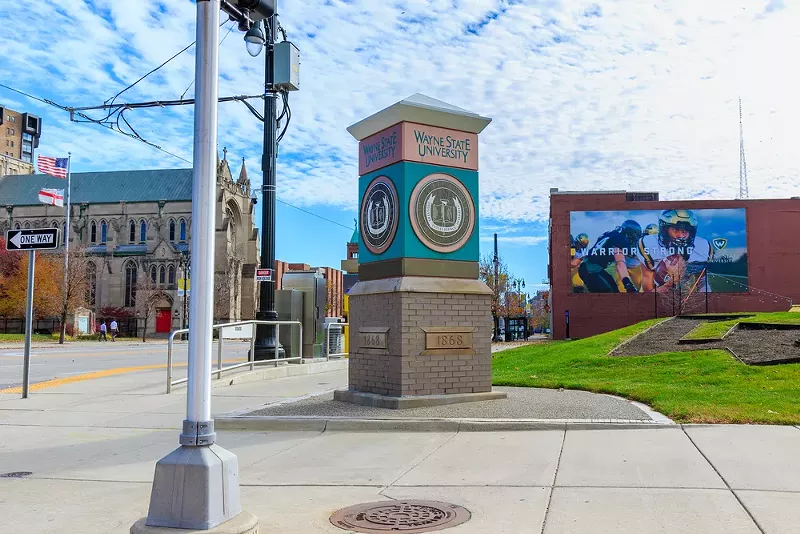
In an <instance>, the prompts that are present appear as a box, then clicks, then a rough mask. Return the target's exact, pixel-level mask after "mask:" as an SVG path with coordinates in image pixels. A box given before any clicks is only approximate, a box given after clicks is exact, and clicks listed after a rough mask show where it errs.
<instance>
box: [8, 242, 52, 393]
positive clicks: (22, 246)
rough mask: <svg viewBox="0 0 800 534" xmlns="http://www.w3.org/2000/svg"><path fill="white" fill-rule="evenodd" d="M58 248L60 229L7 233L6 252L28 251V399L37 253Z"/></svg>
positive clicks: (25, 360)
mask: <svg viewBox="0 0 800 534" xmlns="http://www.w3.org/2000/svg"><path fill="white" fill-rule="evenodd" d="M55 248H58V228H42V229H35V230H8V231H6V250H14V251H17V250H27V251H28V291H27V295H26V301H25V349H24V351H23V357H22V398H23V399H27V398H28V390H29V387H30V371H31V334H32V333H33V287H34V283H33V282H34V275H35V271H36V251H37V250H48V249H55Z"/></svg>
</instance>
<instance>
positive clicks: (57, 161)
mask: <svg viewBox="0 0 800 534" xmlns="http://www.w3.org/2000/svg"><path fill="white" fill-rule="evenodd" d="M38 163H39V172H43V173H45V174H49V175H50V176H55V177H56V178H63V179H66V178H67V166H68V165H69V159H68V158H48V157H47V156H39V160H38Z"/></svg>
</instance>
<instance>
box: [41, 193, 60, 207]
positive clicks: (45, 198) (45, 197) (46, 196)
mask: <svg viewBox="0 0 800 534" xmlns="http://www.w3.org/2000/svg"><path fill="white" fill-rule="evenodd" d="M39 202H41V203H42V204H50V205H51V206H62V207H63V206H64V190H63V189H42V190H40V191H39Z"/></svg>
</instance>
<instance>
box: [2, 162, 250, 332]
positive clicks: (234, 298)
mask: <svg viewBox="0 0 800 534" xmlns="http://www.w3.org/2000/svg"><path fill="white" fill-rule="evenodd" d="M224 152H225V156H224V157H223V158H222V159H221V160H220V159H219V157H218V158H217V161H218V163H217V204H216V211H217V213H216V243H215V244H216V247H215V268H216V276H215V287H214V294H215V307H214V308H215V309H214V317H215V318H217V319H230V320H239V319H252V318H254V316H255V310H256V307H257V305H258V304H257V303H258V294H257V292H258V284H256V283H255V280H254V278H255V268H256V266H257V264H258V261H259V243H258V231H257V228H255V226H254V210H255V201H254V199H251V197H250V193H251V192H250V180H249V179H248V177H247V169H246V168H245V164H244V161H242V165H241V169H240V171H239V175H238V178H237V179H234V178H233V175H232V173H231V169H230V165H229V162H228V159H227V151H224ZM71 183H72V188H71V190H72V197H71V206H72V213H71V215H70V217H71V219H70V226H71V228H70V233H69V239H70V249H71V250H73V249H74V247H79V248H82V249H84V250H85V251H86V253H87V254H88V256H89V260H90V262H91V263H90V265H89V268H90V286H91V287H90V291H89V301H90V302H88V307H89V308H92V309H93V310H95V311H98V310H100V309H101V308H104V307H109V306H111V307H119V308H128V309H130V310H131V311H133V312H134V313H135V312H136V311H139V315H140V316H141V302H140V303H139V306H138V309H137V305H136V299H137V292H138V293H140V294H141V293H142V291H144V290H145V289H144V288H146V294H148V295H153V300H154V301H155V305H154V308H155V310H154V311H153V312H152V314H151V319H150V320H149V324H148V328H147V331H148V332H169V331H170V330H174V329H176V328H181V326H182V325H183V319H184V315H183V314H184V299H183V298H182V297H181V296H180V295H179V291H178V282H179V280H180V279H183V278H184V276H185V273H187V274H188V272H189V270H190V268H191V250H192V246H191V244H192V169H163V170H137V171H111V172H87V173H73V174H72V182H71ZM65 186H66V182H65V181H64V180H60V179H58V178H54V177H52V176H48V175H42V174H34V175H9V176H3V177H0V232H3V233H5V230H8V229H16V228H43V227H56V228H61V229H62V239H63V235H64V234H63V232H64V229H65V228H64V225H65V218H64V217H65V209H64V208H63V207H58V206H47V205H44V204H40V203H39V201H38V193H39V190H40V189H42V188H52V189H63V188H65ZM3 210H4V211H5V213H3ZM186 277H187V278H188V276H186ZM190 294H191V288H190ZM186 313H187V314H188V306H186ZM187 321H188V318H187Z"/></svg>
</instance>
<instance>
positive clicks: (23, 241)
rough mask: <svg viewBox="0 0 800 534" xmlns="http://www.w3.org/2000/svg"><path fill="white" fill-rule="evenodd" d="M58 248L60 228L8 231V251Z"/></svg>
mask: <svg viewBox="0 0 800 534" xmlns="http://www.w3.org/2000/svg"><path fill="white" fill-rule="evenodd" d="M53 248H58V228H39V229H36V230H8V231H6V250H46V249H53Z"/></svg>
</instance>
